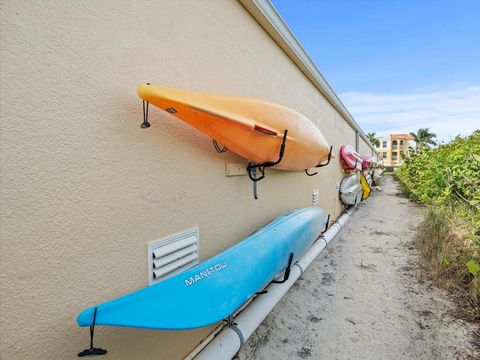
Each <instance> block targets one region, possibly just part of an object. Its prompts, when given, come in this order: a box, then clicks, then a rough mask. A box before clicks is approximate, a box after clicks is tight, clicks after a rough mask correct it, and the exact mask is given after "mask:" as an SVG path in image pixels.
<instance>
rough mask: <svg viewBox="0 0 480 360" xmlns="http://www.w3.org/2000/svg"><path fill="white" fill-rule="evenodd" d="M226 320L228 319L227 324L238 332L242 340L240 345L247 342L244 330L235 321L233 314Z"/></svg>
mask: <svg viewBox="0 0 480 360" xmlns="http://www.w3.org/2000/svg"><path fill="white" fill-rule="evenodd" d="M226 321H227V326H228V327H229V328H230V329H232V330H233V331H235V332H236V333H237V335H238V338H239V340H240V347H243V345H244V344H245V338H244V337H243V333H242V330H240V329H239V328H238V326H237V323H236V322H234V321H233V316H232V315H230V316H229V317H228V318H227V320H226Z"/></svg>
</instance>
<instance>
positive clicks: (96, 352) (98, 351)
mask: <svg viewBox="0 0 480 360" xmlns="http://www.w3.org/2000/svg"><path fill="white" fill-rule="evenodd" d="M96 318H97V308H95V310H94V311H93V321H92V325H90V348H89V349H85V350H83V351H82V352H79V353H78V357H93V356H101V355H105V354H106V353H107V350H105V349H102V348H96V347H93V335H94V334H95V320H96Z"/></svg>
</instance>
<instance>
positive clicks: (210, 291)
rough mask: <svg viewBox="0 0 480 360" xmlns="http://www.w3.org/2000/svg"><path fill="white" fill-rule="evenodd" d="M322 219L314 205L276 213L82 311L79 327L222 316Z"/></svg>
mask: <svg viewBox="0 0 480 360" xmlns="http://www.w3.org/2000/svg"><path fill="white" fill-rule="evenodd" d="M326 222H327V217H326V216H325V214H324V212H323V211H322V210H321V209H319V208H315V207H309V208H304V209H299V210H295V211H292V212H290V213H287V214H285V215H282V216H280V217H279V218H277V219H275V220H274V221H272V222H270V223H269V224H268V225H266V226H265V227H264V228H262V229H260V230H258V231H257V232H255V233H253V234H252V235H250V236H249V237H247V238H246V239H245V240H243V241H241V242H240V243H238V244H236V245H235V246H233V247H231V248H229V249H227V250H225V251H223V252H222V253H220V254H218V255H216V256H214V257H213V258H211V259H209V260H206V261H204V262H202V263H200V264H198V265H196V266H194V267H192V268H190V269H188V270H187V271H184V272H182V273H180V274H177V275H175V276H173V277H171V278H169V279H167V280H164V281H162V282H160V283H157V284H155V285H152V286H149V287H147V288H144V289H141V290H138V291H135V292H133V293H130V294H128V295H125V296H122V297H119V298H117V299H114V300H111V301H108V302H105V303H103V304H100V305H97V306H94V307H91V308H89V309H86V310H84V311H82V312H81V313H80V314H79V315H78V318H77V322H78V325H79V326H90V325H92V323H93V317H94V312H95V309H96V317H95V325H106V326H126V327H136V328H147V329H162V330H186V329H194V328H199V327H204V326H208V325H211V324H215V323H217V322H219V321H221V320H222V319H225V318H227V317H228V316H229V315H231V314H232V313H233V312H234V311H235V310H237V309H238V308H239V307H240V306H241V305H242V304H243V303H245V302H246V301H247V300H248V299H249V298H250V297H252V296H253V295H254V294H255V293H256V292H257V291H259V290H260V289H262V288H263V287H265V286H266V285H267V284H268V283H270V282H271V281H272V280H273V279H274V278H275V277H276V276H277V275H278V274H279V273H280V272H281V271H283V270H285V268H286V267H287V264H288V261H289V257H290V254H293V261H294V262H295V261H296V260H297V259H298V258H299V257H300V256H301V255H302V254H303V253H304V252H305V251H306V250H307V249H308V247H309V246H310V245H311V243H312V242H313V241H314V240H315V239H316V238H317V237H318V236H319V235H320V234H321V232H322V231H323V230H324V228H325V225H326Z"/></svg>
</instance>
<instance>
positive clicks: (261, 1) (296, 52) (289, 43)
mask: <svg viewBox="0 0 480 360" xmlns="http://www.w3.org/2000/svg"><path fill="white" fill-rule="evenodd" d="M238 1H239V2H240V4H242V5H243V7H245V9H247V11H248V12H249V13H250V15H252V16H253V18H254V19H255V20H257V22H258V23H259V24H260V25H261V26H262V27H263V29H264V30H265V31H266V32H267V33H268V34H269V35H270V36H271V37H272V39H273V40H274V41H275V42H276V43H277V44H278V45H279V46H280V47H281V48H282V50H283V51H284V52H285V53H286V54H287V55H288V57H289V58H290V59H291V60H292V61H293V62H294V63H295V64H296V65H297V66H298V67H299V68H300V70H301V71H302V72H303V73H304V74H305V75H306V76H307V78H308V79H309V80H310V81H311V82H312V83H313V85H315V87H316V88H317V89H318V90H319V91H320V92H321V93H322V95H323V96H324V97H325V98H326V99H327V100H328V102H329V103H330V104H331V105H332V106H333V107H334V108H335V109H336V110H337V111H338V112H339V113H340V115H342V117H343V118H344V119H345V121H346V122H347V123H348V124H349V125H350V126H351V127H352V128H353V129H354V130H356V131H358V133H359V135H360V137H361V138H362V139H363V140H365V141H366V142H367V144H368V145H369V146H370V148H371V149H372V150H373V151H374V152H375V149H374V148H373V147H372V146H371V144H370V142H369V141H368V138H367V135H366V134H365V133H364V132H363V130H362V129H361V128H360V126H359V125H358V124H357V122H356V121H355V119H354V118H353V116H352V115H351V114H350V113H349V112H348V110H347V108H346V107H345V105H343V103H342V101H341V100H340V99H339V97H338V96H337V94H335V92H334V91H333V89H332V87H331V86H330V85H329V84H328V82H327V80H325V78H324V77H323V75H322V74H321V73H320V71H319V70H318V68H317V67H316V66H315V64H314V62H313V61H312V59H310V57H309V56H308V54H307V52H306V51H305V49H304V48H303V47H302V45H300V42H299V41H298V40H297V38H296V37H295V35H294V34H293V33H292V31H291V30H290V28H289V27H288V25H287V24H286V23H285V21H283V19H282V17H281V16H280V14H279V13H278V12H277V10H276V9H275V7H274V6H273V4H272V3H271V2H270V1H269V0H238Z"/></svg>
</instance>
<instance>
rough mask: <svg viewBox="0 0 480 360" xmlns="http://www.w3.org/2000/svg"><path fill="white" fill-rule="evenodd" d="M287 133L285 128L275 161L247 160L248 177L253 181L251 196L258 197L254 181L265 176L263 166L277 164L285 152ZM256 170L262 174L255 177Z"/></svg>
mask: <svg viewBox="0 0 480 360" xmlns="http://www.w3.org/2000/svg"><path fill="white" fill-rule="evenodd" d="M287 134H288V130H285V131H284V132H283V138H282V144H281V145H280V151H279V153H278V160H277V161H275V162H273V161H267V162H264V163H261V164H254V163H251V162H249V163H248V165H247V174H248V177H249V178H250V180H252V181H253V197H254V198H255V200H256V199H258V197H257V184H256V183H257V182H258V181H260V180H262V179H263V178H265V168H267V167H272V166H275V165H278V164H279V163H280V162H281V161H282V159H283V155H284V154H285V144H286V142H287ZM257 170H258V171H260V173H261V174H262V175H261V176H260V177H257Z"/></svg>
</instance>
